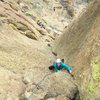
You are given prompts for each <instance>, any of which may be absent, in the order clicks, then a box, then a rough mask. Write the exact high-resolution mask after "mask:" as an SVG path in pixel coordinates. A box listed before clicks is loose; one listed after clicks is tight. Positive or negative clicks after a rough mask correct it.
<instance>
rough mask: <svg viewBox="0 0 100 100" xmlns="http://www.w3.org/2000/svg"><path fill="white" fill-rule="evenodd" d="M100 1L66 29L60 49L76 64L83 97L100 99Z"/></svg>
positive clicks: (58, 50)
mask: <svg viewBox="0 0 100 100" xmlns="http://www.w3.org/2000/svg"><path fill="white" fill-rule="evenodd" d="M99 8H100V1H99V0H95V1H94V2H92V3H91V4H90V5H89V6H88V8H87V10H86V11H85V12H83V13H82V14H81V15H80V16H79V17H78V19H76V20H74V22H73V23H72V24H71V25H70V26H69V27H68V28H67V29H65V31H64V34H63V35H62V36H61V37H60V38H59V39H58V41H57V42H58V45H57V48H56V51H57V53H58V55H59V56H60V57H61V58H64V59H65V62H66V63H68V64H69V65H72V66H74V67H73V70H75V73H76V75H77V76H78V75H79V74H80V77H81V80H80V82H81V93H82V100H99V98H100V95H99V93H100V90H99V82H100V78H99V77H100V57H99V56H100V24H99V23H100V10H99Z"/></svg>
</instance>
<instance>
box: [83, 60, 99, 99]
mask: <svg viewBox="0 0 100 100" xmlns="http://www.w3.org/2000/svg"><path fill="white" fill-rule="evenodd" d="M91 77H92V81H91V82H90V83H88V85H87V87H86V88H85V90H84V92H85V93H87V94H88V96H89V98H91V100H94V99H95V98H94V97H95V95H96V94H97V93H98V92H99V89H100V58H97V59H96V60H95V61H94V62H93V63H92V75H91Z"/></svg>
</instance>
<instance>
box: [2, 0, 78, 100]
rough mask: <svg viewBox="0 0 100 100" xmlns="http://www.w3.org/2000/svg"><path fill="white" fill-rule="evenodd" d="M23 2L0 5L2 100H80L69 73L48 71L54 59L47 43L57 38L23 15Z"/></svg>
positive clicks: (25, 7)
mask: <svg viewBox="0 0 100 100" xmlns="http://www.w3.org/2000/svg"><path fill="white" fill-rule="evenodd" d="M26 1H27V0H25V1H24V3H26ZM28 1H29V0H28ZM20 2H23V1H21V0H15V1H14V0H1V1H0V71H1V72H0V100H61V99H62V100H65V99H66V100H73V99H74V100H79V99H77V98H76V95H77V94H78V88H77V85H76V83H74V82H73V79H71V76H70V75H69V74H68V73H67V72H58V73H54V72H50V71H49V70H48V66H49V65H50V61H51V60H54V59H55V56H54V55H53V54H52V52H51V50H50V47H48V46H47V41H53V40H54V37H53V36H52V35H51V34H49V33H48V31H47V30H45V29H41V28H40V27H39V26H38V25H37V23H36V21H35V20H32V18H31V17H32V16H31V17H29V16H27V15H26V14H25V13H24V10H25V11H26V10H27V9H29V8H27V7H28V6H24V7H23V3H20ZM19 5H20V6H19ZM21 6H22V8H20V7H21ZM23 9H24V10H23ZM77 97H78V98H79V96H77Z"/></svg>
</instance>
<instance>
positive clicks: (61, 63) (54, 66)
mask: <svg viewBox="0 0 100 100" xmlns="http://www.w3.org/2000/svg"><path fill="white" fill-rule="evenodd" d="M62 68H65V69H66V70H67V71H68V72H69V74H70V75H71V76H72V77H73V74H72V68H71V67H70V66H69V65H67V64H65V63H64V59H62V60H61V59H57V60H56V61H55V62H54V63H53V64H52V65H51V66H49V69H50V70H55V71H56V72H57V71H59V70H61V69H62Z"/></svg>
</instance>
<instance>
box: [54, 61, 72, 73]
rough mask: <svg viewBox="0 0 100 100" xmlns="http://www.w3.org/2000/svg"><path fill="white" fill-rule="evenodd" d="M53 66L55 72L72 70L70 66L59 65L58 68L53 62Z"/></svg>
mask: <svg viewBox="0 0 100 100" xmlns="http://www.w3.org/2000/svg"><path fill="white" fill-rule="evenodd" d="M53 66H54V68H55V70H56V71H58V70H60V69H62V68H65V69H66V70H67V71H70V70H72V68H71V67H70V66H68V65H67V64H64V63H61V64H60V66H58V65H57V64H56V63H55V62H54V63H53Z"/></svg>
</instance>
